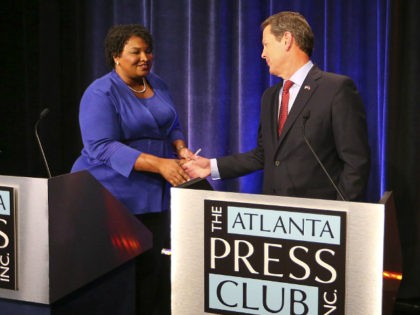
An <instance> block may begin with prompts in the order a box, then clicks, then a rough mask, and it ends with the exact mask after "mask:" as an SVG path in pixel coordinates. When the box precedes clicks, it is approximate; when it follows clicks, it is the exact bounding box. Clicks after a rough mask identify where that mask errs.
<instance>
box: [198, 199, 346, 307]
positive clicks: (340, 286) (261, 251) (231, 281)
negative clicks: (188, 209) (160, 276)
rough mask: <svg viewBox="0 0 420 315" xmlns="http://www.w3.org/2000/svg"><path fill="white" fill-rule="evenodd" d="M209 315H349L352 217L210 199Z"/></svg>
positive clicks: (207, 214)
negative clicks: (348, 224) (348, 222)
mask: <svg viewBox="0 0 420 315" xmlns="http://www.w3.org/2000/svg"><path fill="white" fill-rule="evenodd" d="M204 209H205V244H204V251H205V254H204V257H205V267H204V268H205V270H204V276H205V312H209V313H217V314H260V315H263V314H270V315H274V314H276V315H285V314H287V315H292V314H296V315H297V314H299V315H303V314H311V315H314V314H324V315H338V314H344V305H345V303H344V302H345V301H344V299H345V257H346V248H345V235H346V214H345V213H344V212H342V211H326V210H312V209H301V208H294V207H278V206H267V205H258V204H245V203H237V202H225V201H217V200H205V201H204Z"/></svg>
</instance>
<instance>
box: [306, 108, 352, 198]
mask: <svg viewBox="0 0 420 315" xmlns="http://www.w3.org/2000/svg"><path fill="white" fill-rule="evenodd" d="M310 116H311V111H310V110H309V109H308V110H306V111H305V112H304V113H303V115H302V118H303V130H302V131H303V139H304V140H305V142H306V145H307V146H308V148H309V150H311V152H312V155H313V156H314V157H315V159H316V161H317V162H318V164H319V166H321V168H322V170H323V171H324V173H325V175H327V177H328V180H329V181H330V183H331V184H332V185H333V187H334V189H335V191H336V192H337V194H338V196H340V199H341V200H342V201H346V200H345V199H344V197H343V194H342V193H341V191H340V189H339V188H338V187H337V185H336V184H335V183H334V181H333V180H332V178H331V176H330V174H329V173H328V171H327V169H326V168H325V166H324V164H323V163H322V162H321V160H320V159H319V157H318V154H316V153H315V150H314V149H313V148H312V146H311V144H310V143H309V141H308V138H306V132H305V127H306V122H307V121H308V119H309V117H310Z"/></svg>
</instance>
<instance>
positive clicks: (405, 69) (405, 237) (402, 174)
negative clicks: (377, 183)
mask: <svg viewBox="0 0 420 315" xmlns="http://www.w3.org/2000/svg"><path fill="white" fill-rule="evenodd" d="M419 12H420V1H395V2H394V3H393V14H392V28H391V29H392V31H391V35H392V36H391V38H392V40H391V50H390V52H391V71H390V93H389V96H390V97H389V99H390V106H389V116H390V119H389V122H390V123H389V129H388V134H389V163H388V168H389V185H388V187H389V189H390V190H393V191H394V193H395V203H396V207H397V217H398V223H399V230H400V237H401V245H402V249H403V271H404V273H403V281H402V285H401V288H400V292H399V295H400V297H402V298H414V297H417V298H419V297H420V267H419V266H420V181H419V178H420V164H419V157H420V124H419V122H420V89H419V87H418V82H419V80H420V60H419V57H420V41H419V39H418V30H419V29H420V20H419V18H418V13H419Z"/></svg>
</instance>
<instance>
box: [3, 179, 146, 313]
mask: <svg viewBox="0 0 420 315" xmlns="http://www.w3.org/2000/svg"><path fill="white" fill-rule="evenodd" d="M151 243H152V237H151V233H150V232H149V231H148V230H147V229H146V228H145V227H144V225H143V224H141V222H139V221H138V220H137V219H136V218H135V217H134V216H133V215H132V214H131V213H130V212H129V211H128V209H126V208H125V207H124V206H123V205H122V204H121V203H120V202H119V201H118V200H117V199H116V198H114V197H113V196H112V195H111V194H110V193H109V192H108V191H107V190H106V189H105V188H104V187H103V186H102V185H101V184H100V183H99V182H98V181H96V179H95V178H93V177H92V176H91V175H90V174H89V173H88V172H85V171H82V172H77V173H73V174H65V175H62V176H57V177H53V178H50V179H45V178H31V177H14V176H0V269H1V271H0V274H1V276H0V278H1V279H0V280H1V281H0V300H1V301H0V304H1V309H2V314H3V311H4V309H6V308H8V309H10V311H9V312H10V314H12V313H13V309H14V308H16V309H18V308H19V306H20V305H21V304H23V305H24V307H25V309H27V308H28V305H29V306H30V305H32V303H33V305H34V308H36V309H40V308H41V309H42V307H40V306H42V305H47V306H49V305H54V304H56V303H58V301H60V300H62V299H64V298H68V296H71V297H75V298H76V296H77V294H75V292H77V291H78V290H79V289H81V288H84V287H86V286H91V287H90V289H92V291H93V292H94V291H95V287H94V286H95V281H98V279H101V277H104V276H106V275H108V274H111V275H112V273H113V272H115V271H116V270H119V268H122V267H121V266H124V265H125V264H127V263H129V262H130V261H131V260H132V259H133V258H134V257H136V256H137V255H140V254H141V253H143V252H144V251H146V250H147V249H149V248H151ZM111 278H112V276H111ZM114 280H115V279H114ZM110 281H113V280H110ZM130 281H131V280H130ZM101 285H103V283H102V284H101ZM130 285H132V286H134V284H130ZM110 288H111V289H110ZM119 289H121V288H119ZM107 290H111V291H108V292H107V295H106V296H104V297H103V298H104V299H105V300H106V299H109V298H112V294H113V293H115V292H113V291H112V290H113V289H112V286H110V287H109V288H107ZM116 290H118V288H116ZM90 294H94V293H90ZM91 302H92V300H91ZM8 303H10V304H8ZM71 303H72V304H73V306H72V307H74V305H75V302H74V301H71ZM5 305H6V306H5ZM10 305H12V306H10ZM37 306H38V307H37ZM89 308H91V306H89ZM46 309H48V312H46V313H45V314H52V313H51V308H49V307H47V308H46ZM72 312H73V313H74V314H76V312H77V314H83V312H82V311H79V310H77V309H73V310H72ZM34 313H35V312H32V313H28V314H34ZM70 313H71V312H70ZM70 313H69V314H70ZM13 314H14V313H13ZM16 314H25V312H24V311H20V312H16ZM40 314H41V313H40ZM42 314H44V313H42ZM5 315H8V314H6V313H5Z"/></svg>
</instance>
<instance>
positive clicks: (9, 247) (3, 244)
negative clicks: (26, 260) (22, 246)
mask: <svg viewBox="0 0 420 315" xmlns="http://www.w3.org/2000/svg"><path fill="white" fill-rule="evenodd" d="M15 216H16V211H15V196H14V189H13V188H12V187H3V186H0V288H3V289H10V290H16V289H17V285H16V278H17V277H16V274H17V272H16V271H17V270H16V237H15V236H16V226H15V222H16V217H15Z"/></svg>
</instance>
